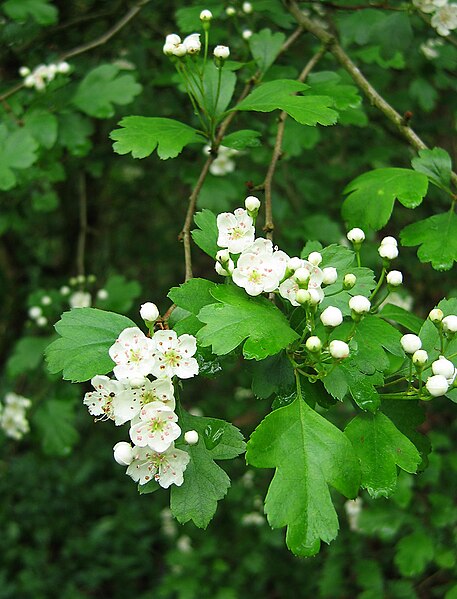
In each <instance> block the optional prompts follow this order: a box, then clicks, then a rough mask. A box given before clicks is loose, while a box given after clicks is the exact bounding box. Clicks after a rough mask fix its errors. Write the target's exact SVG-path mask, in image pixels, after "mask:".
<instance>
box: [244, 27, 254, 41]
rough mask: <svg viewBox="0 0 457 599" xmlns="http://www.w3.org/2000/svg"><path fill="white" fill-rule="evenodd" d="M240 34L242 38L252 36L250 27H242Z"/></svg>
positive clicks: (245, 38) (246, 38)
mask: <svg viewBox="0 0 457 599" xmlns="http://www.w3.org/2000/svg"><path fill="white" fill-rule="evenodd" d="M241 35H242V36H243V39H244V40H248V39H249V38H251V37H252V31H251V30H250V29H243V31H242V33H241Z"/></svg>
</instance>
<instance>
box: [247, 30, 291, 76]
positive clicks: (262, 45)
mask: <svg viewBox="0 0 457 599" xmlns="http://www.w3.org/2000/svg"><path fill="white" fill-rule="evenodd" d="M285 39H286V36H285V35H284V33H281V32H276V33H272V32H271V30H270V29H262V31H259V32H258V33H254V34H253V35H251V37H250V38H249V48H250V49H251V53H252V56H253V58H254V60H255V62H256V64H257V66H258V67H259V70H260V72H261V74H262V75H263V74H264V73H266V72H267V71H268V69H269V68H270V67H271V65H272V64H273V63H274V61H275V60H276V57H277V56H278V54H279V52H280V51H281V48H282V45H283V43H284V40H285Z"/></svg>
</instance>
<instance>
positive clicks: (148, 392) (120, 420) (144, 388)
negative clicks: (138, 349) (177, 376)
mask: <svg viewBox="0 0 457 599" xmlns="http://www.w3.org/2000/svg"><path fill="white" fill-rule="evenodd" d="M154 402H155V403H157V402H160V403H161V404H163V405H165V406H167V407H169V408H170V409H171V410H174V409H175V405H176V404H175V395H174V389H173V383H172V382H171V379H168V378H164V379H157V380H155V381H152V382H151V381H150V380H149V379H147V378H145V379H144V381H143V384H142V385H141V386H139V387H128V388H126V389H125V391H123V392H121V393H118V394H116V396H115V397H113V399H112V404H111V407H112V413H113V415H114V421H115V423H116V425H120V424H124V423H125V422H127V421H128V420H132V419H133V418H134V417H135V416H137V415H138V412H139V411H140V410H141V408H142V407H143V406H145V405H147V404H149V403H154Z"/></svg>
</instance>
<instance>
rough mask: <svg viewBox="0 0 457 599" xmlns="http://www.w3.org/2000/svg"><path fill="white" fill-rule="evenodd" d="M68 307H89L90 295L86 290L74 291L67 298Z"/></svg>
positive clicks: (90, 302)
mask: <svg viewBox="0 0 457 599" xmlns="http://www.w3.org/2000/svg"><path fill="white" fill-rule="evenodd" d="M68 303H69V304H70V308H90V306H91V304H92V297H91V295H90V293H89V292H88V291H75V292H74V293H73V294H72V295H70V298H69V300H68Z"/></svg>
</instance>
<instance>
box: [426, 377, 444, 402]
mask: <svg viewBox="0 0 457 599" xmlns="http://www.w3.org/2000/svg"><path fill="white" fill-rule="evenodd" d="M425 386H426V388H427V391H428V392H429V393H430V395H432V396H433V397H440V395H444V394H445V393H447V391H448V389H449V383H448V382H447V380H446V378H445V377H444V376H443V375H442V374H435V375H434V376H429V377H428V379H427V382H426V383H425Z"/></svg>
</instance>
